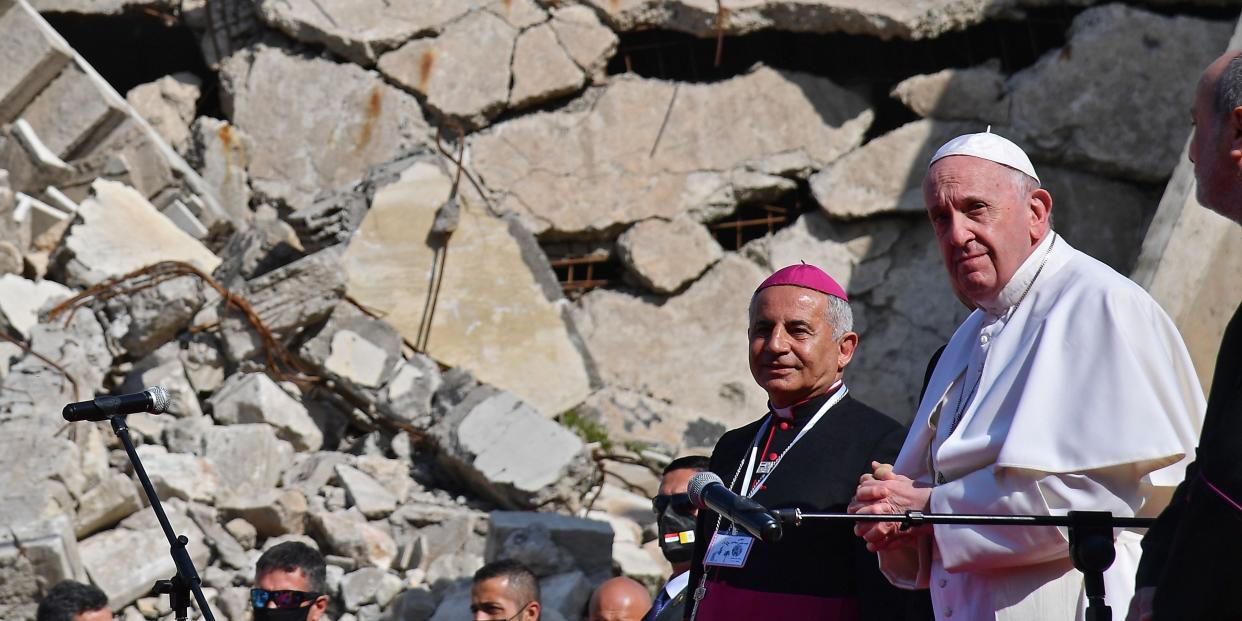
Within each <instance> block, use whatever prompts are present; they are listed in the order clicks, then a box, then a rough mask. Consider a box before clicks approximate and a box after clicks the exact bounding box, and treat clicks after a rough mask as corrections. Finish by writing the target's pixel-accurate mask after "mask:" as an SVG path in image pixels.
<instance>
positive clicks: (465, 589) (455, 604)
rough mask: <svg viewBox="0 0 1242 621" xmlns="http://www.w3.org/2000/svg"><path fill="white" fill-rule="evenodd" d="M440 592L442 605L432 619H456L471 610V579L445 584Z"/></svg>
mask: <svg viewBox="0 0 1242 621" xmlns="http://www.w3.org/2000/svg"><path fill="white" fill-rule="evenodd" d="M438 591H439V592H441V593H442V595H441V597H440V605H439V606H436V612H435V614H434V615H432V616H431V620H430V621H455V620H457V619H461V618H462V615H463V614H465V611H468V610H470V580H458V581H456V582H452V583H445V584H443V585H442V586H441V587H440V589H438Z"/></svg>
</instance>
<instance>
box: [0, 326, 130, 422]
mask: <svg viewBox="0 0 1242 621" xmlns="http://www.w3.org/2000/svg"><path fill="white" fill-rule="evenodd" d="M30 346H31V348H32V349H33V350H34V351H35V352H38V353H39V354H42V355H43V357H44V358H46V359H47V360H55V361H58V366H59V367H60V369H63V371H62V370H60V369H57V368H54V367H52V366H51V365H49V364H48V363H47V362H44V360H43V359H41V358H39V357H38V356H35V355H32V354H27V355H25V356H22V357H21V358H20V359H19V360H17V362H15V363H13V365H12V366H11V367H10V368H9V374H8V375H7V376H6V377H5V378H4V384H3V388H4V389H3V390H0V422H4V424H5V425H6V426H7V425H9V424H11V423H12V422H14V421H18V420H25V421H31V422H33V423H34V424H35V425H38V426H42V427H45V428H48V427H50V428H53V429H54V428H55V427H58V426H59V425H58V424H57V423H56V421H57V420H59V419H58V418H56V417H50V416H48V415H47V413H48V412H57V411H60V409H61V408H63V407H64V405H65V404H66V403H70V402H73V401H81V400H84V399H91V398H94V395H95V394H97V393H99V392H103V390H102V389H103V380H104V374H105V373H106V372H107V369H109V368H110V367H111V366H112V354H111V352H110V351H109V350H108V344H107V342H106V340H105V339H104V334H103V328H102V327H101V326H100V325H99V321H98V320H96V318H95V314H94V313H90V312H78V313H73V314H72V316H70V317H69V318H68V322H67V325H66V320H65V318H64V317H61V318H60V319H58V320H57V321H54V322H51V323H40V324H37V325H35V326H34V327H33V328H31V331H30ZM65 373H67V374H68V376H66V375H65ZM70 378H72V381H71V380H70Z"/></svg>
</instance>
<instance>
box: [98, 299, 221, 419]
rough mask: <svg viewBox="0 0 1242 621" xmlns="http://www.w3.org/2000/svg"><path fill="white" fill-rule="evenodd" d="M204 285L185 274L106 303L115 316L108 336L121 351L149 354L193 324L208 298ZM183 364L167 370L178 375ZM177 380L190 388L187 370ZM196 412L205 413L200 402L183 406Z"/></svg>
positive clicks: (183, 386)
mask: <svg viewBox="0 0 1242 621" xmlns="http://www.w3.org/2000/svg"><path fill="white" fill-rule="evenodd" d="M204 288H205V287H204V285H203V283H202V282H201V281H199V279H198V278H196V277H193V276H183V277H180V278H173V279H171V280H165V281H164V282H161V283H159V284H158V285H156V286H154V287H151V288H148V289H143V290H141V291H136V292H134V293H133V294H132V295H126V296H118V297H116V298H113V299H111V300H109V301H108V303H107V304H106V306H105V313H106V314H107V315H108V316H109V318H110V319H111V321H110V323H109V326H108V335H109V336H111V337H112V338H113V341H114V342H115V343H116V344H117V345H118V348H119V349H120V350H121V351H124V352H126V353H128V354H129V355H130V356H132V357H134V358H142V357H144V356H147V355H148V354H150V353H151V352H154V351H155V350H156V348H158V347H160V346H162V345H164V344H165V343H167V342H169V341H170V340H172V339H173V337H175V336H176V335H177V334H178V333H179V332H181V331H182V330H184V329H185V328H186V326H187V325H189V323H190V320H191V319H193V318H194V315H195V314H196V313H198V311H199V309H200V308H202V306H203V304H204V302H205V300H206V296H205V294H204ZM213 293H214V292H213ZM169 357H170V358H171V357H172V356H171V355H170V356H169ZM180 366H181V365H180V363H177V364H176V365H175V366H174V367H173V368H168V369H164V370H163V372H164V373H167V374H170V376H171V377H176V375H177V371H178V369H179V368H180ZM157 375H158V373H157ZM177 381H178V382H179V383H180V384H181V385H182V386H180V387H179V388H188V383H187V381H186V379H185V377H184V373H181V377H180V378H178V379H177ZM148 385H149V386H153V385H155V384H148ZM179 396H186V395H179ZM195 412H198V413H201V412H202V410H200V409H199V408H198V405H197V404H189V403H186V404H184V405H183V410H182V413H183V414H192V413H195Z"/></svg>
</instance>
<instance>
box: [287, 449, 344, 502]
mask: <svg viewBox="0 0 1242 621" xmlns="http://www.w3.org/2000/svg"><path fill="white" fill-rule="evenodd" d="M355 463H357V457H355V456H353V455H349V454H346V453H338V452H336V451H316V452H313V453H299V454H297V455H296V456H294V458H293V465H292V466H290V467H289V468H288V469H287V470H285V474H284V477H283V478H282V482H281V486H282V487H292V488H296V489H299V490H302V492H303V493H305V494H306V495H307V496H313V495H315V494H316V493H317V492H318V491H319V489H320V488H321V487H323V486H325V485H327V484H328V482H329V481H331V480H332V479H333V478H335V477H336V467H337V465H339V464H349V465H353V464H355Z"/></svg>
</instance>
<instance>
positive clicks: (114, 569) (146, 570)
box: [79, 512, 210, 610]
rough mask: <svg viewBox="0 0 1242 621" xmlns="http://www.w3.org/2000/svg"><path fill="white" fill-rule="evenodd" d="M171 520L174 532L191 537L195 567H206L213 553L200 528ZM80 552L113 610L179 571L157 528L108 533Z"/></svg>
mask: <svg viewBox="0 0 1242 621" xmlns="http://www.w3.org/2000/svg"><path fill="white" fill-rule="evenodd" d="M148 513H149V512H148ZM139 515H145V514H139ZM153 519H154V518H152V520H153ZM169 520H170V521H171V522H172V524H173V531H174V532H176V533H177V534H183V535H185V536H186V537H189V539H190V544H189V551H190V558H191V559H192V560H193V561H194V565H195V567H206V566H207V559H208V556H209V554H210V551H209V549H208V548H207V546H206V545H205V544H204V543H203V534H202V532H201V531H200V530H199V529H198V526H196V525H195V524H194V523H193V522H191V521H190V520H189V519H188V518H185V517H184V516H179V515H175V514H172V515H170V516H169ZM79 551H80V553H81V555H82V565H83V566H85V568H86V574H87V575H88V576H90V579H91V582H92V583H94V584H95V586H98V587H99V588H100V589H102V590H103V591H104V593H107V594H108V607H109V608H112V609H113V610H119V609H120V608H122V607H124V606H126V605H128V604H130V603H131V602H134V601H135V600H137V599H138V598H139V597H142V596H144V595H146V594H147V593H148V592H149V591H150V590H151V585H153V584H155V581H156V580H166V579H168V578H169V577H170V576H172V575H173V574H174V573H176V571H177V568H176V566H175V565H173V561H172V557H171V556H169V554H168V540H167V539H166V538H165V537H164V531H163V530H161V529H160V528H159V527H158V525H153V527H144V528H139V529H136V530H130V529H126V528H119V529H115V530H109V531H105V532H102V533H99V534H97V535H93V536H91V537H89V538H87V539H85V540H84V541H82V543H81V544H80V546H79Z"/></svg>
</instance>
